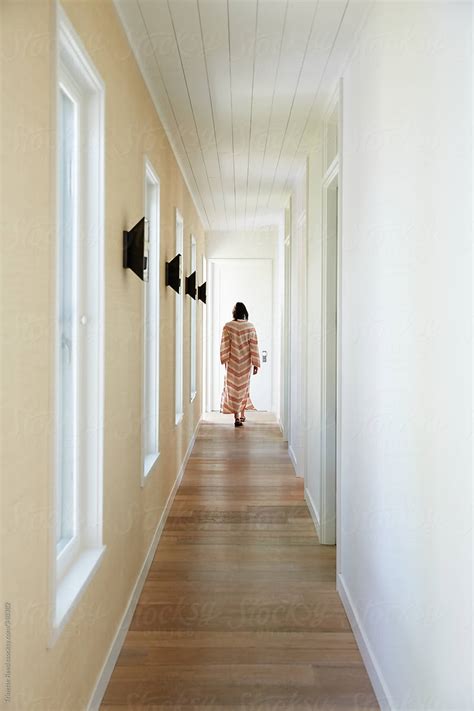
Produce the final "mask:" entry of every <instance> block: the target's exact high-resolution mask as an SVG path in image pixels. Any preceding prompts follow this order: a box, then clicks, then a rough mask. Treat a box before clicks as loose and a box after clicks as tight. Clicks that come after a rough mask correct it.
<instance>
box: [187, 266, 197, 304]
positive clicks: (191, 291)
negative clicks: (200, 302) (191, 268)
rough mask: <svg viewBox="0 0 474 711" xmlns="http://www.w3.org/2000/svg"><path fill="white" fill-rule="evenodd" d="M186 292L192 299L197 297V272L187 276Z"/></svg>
mask: <svg viewBox="0 0 474 711" xmlns="http://www.w3.org/2000/svg"><path fill="white" fill-rule="evenodd" d="M185 283H186V286H185V293H186V294H188V296H190V297H191V298H192V299H195V298H196V272H193V273H192V274H191V275H190V276H188V277H186V282H185Z"/></svg>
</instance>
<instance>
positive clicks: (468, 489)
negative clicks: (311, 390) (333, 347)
mask: <svg viewBox="0 0 474 711" xmlns="http://www.w3.org/2000/svg"><path fill="white" fill-rule="evenodd" d="M470 13H471V6H470V5H469V4H468V3H464V4H457V3H436V4H435V3H419V4H415V3H405V2H401V3H394V2H391V3H380V4H375V6H374V9H373V11H372V13H371V15H370V18H369V21H368V23H367V25H366V27H365V29H364V31H363V33H362V35H361V38H360V43H359V48H358V50H357V52H356V53H355V55H354V56H353V58H352V60H351V62H350V64H349V66H348V67H347V68H346V71H345V74H344V99H343V107H344V108H343V149H342V154H343V168H342V174H343V184H342V200H343V206H342V213H343V214H342V218H343V219H342V242H343V244H342V249H343V253H342V262H343V266H342V402H341V405H342V410H341V413H340V416H341V418H342V420H341V437H342V456H341V463H340V466H341V496H342V509H341V512H340V513H341V526H342V528H341V540H340V541H339V542H338V543H339V555H340V565H341V571H342V572H341V577H340V580H339V585H340V589H341V592H342V594H343V596H345V600H346V605H347V606H348V609H349V612H350V613H351V615H354V616H355V618H356V619H357V620H358V623H359V625H360V629H361V632H362V635H363V638H364V640H365V645H366V646H365V650H366V652H368V653H370V654H371V655H372V662H373V663H374V665H375V667H373V668H372V675H373V678H374V679H375V681H376V684H377V685H378V684H380V686H379V688H378V690H379V693H381V692H383V693H385V695H386V697H387V699H388V701H389V704H390V706H391V708H392V709H397V711H404V710H407V711H408V710H409V709H410V711H415V710H416V711H422V710H426V711H428V710H429V711H435V710H439V711H467V709H471V708H472V707H473V706H472V695H471V694H472V676H471V675H472V647H471V644H472V637H471V633H472V617H471V615H472V608H471V605H472V589H471V583H472V577H471V571H472V538H471V536H472V459H471V451H472V450H471V415H472V411H471V407H472V403H471V392H472V390H471V385H472V347H471V344H472V333H471V326H472V309H471V307H472V302H471V282H472V254H471V249H472V234H471V199H472V185H471V156H472V153H471V129H472V112H471V74H470V72H471V54H470V51H471V34H470V33H471V17H470ZM369 661H370V660H369ZM375 669H376V670H375Z"/></svg>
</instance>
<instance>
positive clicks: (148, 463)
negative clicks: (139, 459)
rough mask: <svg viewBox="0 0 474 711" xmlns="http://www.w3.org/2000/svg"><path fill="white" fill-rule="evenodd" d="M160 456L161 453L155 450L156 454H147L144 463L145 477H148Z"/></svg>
mask: <svg viewBox="0 0 474 711" xmlns="http://www.w3.org/2000/svg"><path fill="white" fill-rule="evenodd" d="M159 458H160V453H159V452H155V453H154V454H147V455H146V457H145V461H144V463H143V478H144V479H146V478H147V477H148V475H149V474H150V472H151V470H152V469H153V467H154V466H155V464H156V462H157V461H158V459H159Z"/></svg>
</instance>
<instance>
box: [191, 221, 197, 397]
mask: <svg viewBox="0 0 474 711" xmlns="http://www.w3.org/2000/svg"><path fill="white" fill-rule="evenodd" d="M195 271H196V239H195V237H194V236H193V235H191V274H192V273H193V272H195ZM196 306H197V304H196V299H191V341H190V343H191V368H190V376H191V387H190V393H191V402H192V401H193V400H194V398H195V397H196Z"/></svg>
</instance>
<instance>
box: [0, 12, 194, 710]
mask: <svg viewBox="0 0 474 711" xmlns="http://www.w3.org/2000/svg"><path fill="white" fill-rule="evenodd" d="M64 8H65V10H66V12H67V14H68V16H69V18H70V20H71V21H72V23H73V25H74V27H75V29H76V31H77V32H78V33H79V35H80V37H81V38H82V41H83V43H84V45H85V47H86V49H87V51H88V52H89V55H90V57H91V59H92V61H93V63H94V64H95V66H96V68H97V70H98V72H99V74H100V75H101V77H102V79H103V81H104V83H105V91H106V109H105V118H106V134H105V201H106V204H105V433H104V489H103V494H104V543H105V544H106V546H107V550H106V553H105V557H104V559H103V561H102V563H101V565H100V567H99V570H98V571H97V573H96V574H95V576H94V578H93V579H92V581H91V582H90V584H89V586H88V587H87V589H86V591H85V593H84V595H83V597H82V598H81V601H80V603H79V605H78V606H77V608H76V609H75V610H74V612H73V615H72V618H71V620H70V622H69V623H68V624H67V626H66V628H65V629H64V631H63V632H62V634H61V636H60V638H59V639H58V640H57V642H56V644H55V645H54V646H53V647H52V648H51V649H47V643H48V639H49V619H50V612H51V610H50V606H49V599H50V593H51V587H52V585H53V580H52V579H51V576H50V566H51V559H50V558H51V557H50V553H49V551H50V549H51V540H52V537H53V528H54V527H53V511H52V508H51V505H50V502H51V492H52V488H53V483H54V470H53V466H52V462H53V458H52V446H51V445H52V440H53V434H52V422H53V414H54V413H53V410H52V403H53V376H54V370H53V359H52V356H53V341H52V339H53V335H54V320H53V314H54V283H55V275H54V262H55V244H56V234H55V224H54V219H53V218H52V216H54V213H55V205H54V199H55V173H54V160H55V153H54V141H55V107H54V96H55V81H56V79H55V5H54V3H53V2H49V1H48V0H31V1H27V0H26V1H24V2H14V1H10V2H8V1H7V2H4V3H3V4H2V5H1V26H2V43H3V69H2V98H3V102H2V135H1V139H2V151H3V152H4V158H3V159H2V215H1V223H2V228H3V229H2V240H1V249H2V274H1V277H2V279H1V286H2V370H1V376H2V382H1V388H2V390H1V391H2V422H1V425H2V434H3V441H2V474H3V477H2V493H3V496H2V518H3V530H2V546H3V550H2V573H3V576H2V578H3V588H4V590H3V593H4V594H3V599H4V600H6V601H10V602H11V605H12V668H11V701H10V703H9V705H8V708H9V709H12V711H13V709H15V710H19V709H21V711H27V709H37V711H45V710H46V709H47V710H48V711H53V710H55V709H58V710H59V709H67V711H76V710H77V711H79V710H80V709H84V708H85V707H86V705H87V703H88V701H89V699H90V696H91V694H92V691H93V688H94V686H95V683H96V679H97V676H98V674H99V671H100V669H101V667H102V665H103V663H104V660H105V658H106V655H107V652H108V650H109V647H110V645H111V642H112V640H113V638H114V635H115V633H116V631H117V627H118V625H119V622H120V620H121V617H122V615H123V613H124V610H125V607H126V604H127V601H128V599H129V596H130V593H131V590H132V588H133V585H134V583H135V581H136V579H137V575H138V573H139V571H140V568H141V566H142V563H143V561H144V558H145V556H146V552H147V550H148V548H149V545H150V542H151V540H152V537H153V533H154V531H155V529H156V526H157V523H158V521H159V519H160V516H161V514H162V512H163V509H164V505H165V503H166V500H167V497H168V495H169V493H170V490H171V488H172V486H173V483H174V481H175V478H176V475H177V472H178V470H179V468H180V465H181V462H182V460H183V457H184V455H185V452H186V449H187V447H188V444H189V442H190V439H191V437H192V434H193V431H194V429H195V427H196V425H197V423H198V420H199V416H200V411H201V402H200V392H199V390H200V388H199V389H198V396H197V397H196V399H195V400H194V402H193V403H192V404H190V403H189V395H190V392H189V371H190V362H189V332H190V322H189V318H190V299H189V297H186V298H185V324H184V328H185V339H184V344H185V346H184V351H185V359H184V396H185V415H184V420H183V422H182V423H181V425H179V426H178V427H175V425H174V387H175V384H174V334H175V331H174V301H175V299H174V292H172V291H171V289H170V288H166V287H165V286H164V279H163V278H162V277H163V275H164V262H165V259H170V258H172V257H173V256H174V243H175V234H174V214H175V212H174V211H175V206H176V207H178V208H179V210H180V211H181V213H182V215H183V217H184V229H185V272H186V273H189V271H190V270H189V265H190V239H189V236H190V233H191V232H193V233H194V234H195V236H196V239H197V245H198V254H197V263H198V279H199V281H201V274H200V265H201V255H202V253H203V229H202V226H201V224H200V220H199V217H198V215H197V213H196V210H195V207H194V205H193V202H192V199H191V197H190V195H189V192H188V190H187V188H186V186H185V184H184V181H183V179H182V176H181V174H180V171H179V168H178V166H177V164H176V161H175V159H174V156H173V153H172V151H171V148H170V146H169V144H168V141H167V138H166V135H165V133H164V130H163V128H162V126H161V124H160V121H159V120H158V117H157V114H156V112H155V109H154V106H153V104H152V101H151V99H150V96H149V94H148V92H147V90H146V87H145V84H144V82H143V80H142V78H141V75H140V73H139V70H138V68H137V65H136V63H135V61H134V58H133V55H132V53H131V51H130V49H129V47H128V44H127V40H126V38H125V34H124V32H123V30H122V27H121V24H120V22H119V19H118V17H117V14H116V11H115V9H114V6H113V5H112V2H110V1H109V0H101V1H100V2H97V1H92V0H90V1H89V2H84V1H77V0H66V1H65V2H64ZM145 154H146V155H147V157H148V158H149V160H150V161H151V163H152V164H153V166H154V168H155V171H156V173H157V174H158V176H159V178H160V187H161V200H160V202H161V255H160V270H162V271H161V273H160V278H161V291H160V298H161V319H160V443H161V455H160V458H159V461H158V463H157V465H156V466H155V468H154V470H153V471H152V473H151V475H150V476H149V478H148V480H147V481H146V484H145V486H144V487H143V488H142V487H141V486H140V414H141V390H142V388H141V369H142V330H141V328H142V309H143V285H142V283H141V282H140V281H139V280H138V278H137V277H136V276H135V275H134V274H132V273H131V272H130V271H124V270H123V268H122V243H121V239H122V230H123V229H126V228H129V227H131V226H132V225H133V224H135V222H137V220H138V219H139V218H140V217H141V216H142V215H143V205H144V195H143V187H144V155H145ZM202 308H203V307H202V304H201V303H199V306H198V310H197V313H198V325H197V333H198V334H199V336H200V334H201V326H200V320H201V316H202ZM199 336H198V343H199V347H198V351H199V358H198V368H197V373H198V378H199V380H200V374H201V364H200V353H201V344H200V341H199ZM3 647H4V645H2V648H3ZM2 696H3V695H2Z"/></svg>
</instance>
